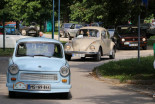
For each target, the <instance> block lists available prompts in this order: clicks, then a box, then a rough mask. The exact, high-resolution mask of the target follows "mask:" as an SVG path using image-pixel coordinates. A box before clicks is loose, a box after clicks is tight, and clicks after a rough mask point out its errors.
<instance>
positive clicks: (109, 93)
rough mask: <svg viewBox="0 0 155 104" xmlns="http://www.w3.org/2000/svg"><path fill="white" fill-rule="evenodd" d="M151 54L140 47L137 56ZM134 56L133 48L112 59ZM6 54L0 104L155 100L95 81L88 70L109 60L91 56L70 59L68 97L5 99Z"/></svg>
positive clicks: (0, 69)
mask: <svg viewBox="0 0 155 104" xmlns="http://www.w3.org/2000/svg"><path fill="white" fill-rule="evenodd" d="M148 55H153V50H152V48H150V49H149V50H141V56H148ZM133 57H137V50H119V51H117V54H116V59H115V60H119V59H125V58H133ZM8 59H9V58H8V57H0V104H154V103H155V101H154V100H153V99H152V98H151V97H149V96H146V95H142V94H139V93H137V92H134V91H131V90H128V89H126V88H123V87H120V86H116V85H113V84H109V83H106V82H104V81H99V80H97V79H95V78H93V77H92V76H90V75H89V73H90V72H91V71H92V69H93V68H94V67H96V66H98V65H100V64H103V63H106V62H108V61H111V60H110V59H109V58H108V57H102V61H100V62H95V61H93V59H91V58H87V59H86V60H85V61H82V60H80V59H79V58H73V59H72V60H71V61H70V62H69V64H70V67H71V83H72V89H71V95H70V99H60V97H59V96H60V95H55V94H52V95H51V94H40V95H36V94H22V95H20V96H19V98H14V99H10V98H8V90H7V88H6V86H5V82H6V75H5V72H6V70H7V64H8Z"/></svg>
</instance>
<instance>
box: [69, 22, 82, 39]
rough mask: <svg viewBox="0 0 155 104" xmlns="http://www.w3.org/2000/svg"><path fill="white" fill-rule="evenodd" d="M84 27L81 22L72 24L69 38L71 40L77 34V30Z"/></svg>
mask: <svg viewBox="0 0 155 104" xmlns="http://www.w3.org/2000/svg"><path fill="white" fill-rule="evenodd" d="M81 27H83V26H82V25H81V24H72V26H71V27H70V29H68V39H69V40H71V39H72V38H74V37H75V36H76V33H77V31H78V30H79V29H80V28H81Z"/></svg>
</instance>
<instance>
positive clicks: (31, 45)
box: [16, 42, 62, 58]
mask: <svg viewBox="0 0 155 104" xmlns="http://www.w3.org/2000/svg"><path fill="white" fill-rule="evenodd" d="M16 56H17V57H22V56H40V57H57V58H62V48H61V46H60V45H59V44H55V43H43V42H25V43H19V45H18V46H17V52H16Z"/></svg>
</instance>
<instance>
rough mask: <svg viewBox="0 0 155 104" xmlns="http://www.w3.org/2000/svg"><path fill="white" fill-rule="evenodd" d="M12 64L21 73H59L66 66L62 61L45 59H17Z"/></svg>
mask: <svg viewBox="0 0 155 104" xmlns="http://www.w3.org/2000/svg"><path fill="white" fill-rule="evenodd" d="M13 62H14V64H17V65H18V68H19V70H22V71H59V70H60V68H61V67H62V66H64V65H65V64H66V61H65V60H63V59H57V58H47V57H32V58H30V57H29V58H28V57H27V58H26V57H25V58H18V59H15V60H13Z"/></svg>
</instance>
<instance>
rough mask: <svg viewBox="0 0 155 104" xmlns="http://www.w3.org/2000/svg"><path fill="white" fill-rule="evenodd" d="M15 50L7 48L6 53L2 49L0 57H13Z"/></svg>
mask: <svg viewBox="0 0 155 104" xmlns="http://www.w3.org/2000/svg"><path fill="white" fill-rule="evenodd" d="M13 51H14V49H11V48H6V49H5V51H4V50H3V49H2V48H0V56H12V54H13Z"/></svg>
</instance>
